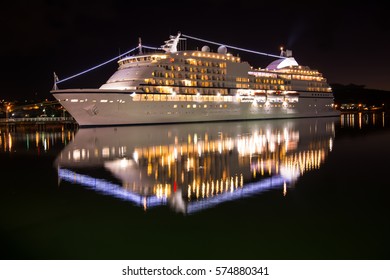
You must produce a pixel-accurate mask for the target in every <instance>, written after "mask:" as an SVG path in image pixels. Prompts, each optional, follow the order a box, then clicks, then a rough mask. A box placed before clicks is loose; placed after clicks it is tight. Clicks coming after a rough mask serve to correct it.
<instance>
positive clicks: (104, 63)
mask: <svg viewBox="0 0 390 280" xmlns="http://www.w3.org/2000/svg"><path fill="white" fill-rule="evenodd" d="M138 48H139V47H138V46H137V47H135V48H133V49H131V50H129V51H127V52H125V53H123V54H121V55H118V56H116V57H114V58H112V59H110V60H108V61H106V62H103V63H101V64H99V65H96V66H94V67H91V68H89V69H87V70H84V71H82V72H80V73H78V74H75V75H73V76H70V77H67V78H65V79H62V80H58V81H57V82H56V83H57V84H59V83H62V82H65V81H67V80H70V79H73V78H75V77H78V76H80V75H83V74H85V73H88V72H90V71H92V70H95V69H97V68H99V67H101V66H103V65H106V64H107V63H110V62H112V61H114V60H117V59H118V58H120V57H122V56H124V55H126V54H128V53H131V52H132V51H134V50H136V49H138Z"/></svg>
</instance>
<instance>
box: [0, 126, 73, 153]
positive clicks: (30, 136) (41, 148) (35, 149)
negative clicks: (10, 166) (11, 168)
mask: <svg viewBox="0 0 390 280" xmlns="http://www.w3.org/2000/svg"><path fill="white" fill-rule="evenodd" d="M75 132H76V131H75V130H66V129H64V128H63V127H62V128H61V127H59V128H58V129H57V130H53V131H44V130H43V131H42V130H37V131H31V130H28V131H26V130H24V129H23V127H22V128H20V131H18V130H12V131H10V130H8V129H2V130H0V151H1V152H5V153H10V152H16V151H18V152H32V153H40V152H47V151H49V150H50V149H52V147H53V146H55V145H58V146H65V145H66V144H67V143H69V142H71V141H72V139H73V138H74V135H75Z"/></svg>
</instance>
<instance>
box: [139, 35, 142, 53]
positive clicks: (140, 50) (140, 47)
mask: <svg viewBox="0 0 390 280" xmlns="http://www.w3.org/2000/svg"><path fill="white" fill-rule="evenodd" d="M138 50H139V54H140V55H141V54H142V42H141V37H138Z"/></svg>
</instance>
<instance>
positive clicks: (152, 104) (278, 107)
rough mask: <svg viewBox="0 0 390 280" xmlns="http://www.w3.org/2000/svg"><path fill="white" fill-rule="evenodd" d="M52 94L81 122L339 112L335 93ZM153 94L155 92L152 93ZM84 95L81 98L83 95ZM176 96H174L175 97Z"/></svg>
mask: <svg viewBox="0 0 390 280" xmlns="http://www.w3.org/2000/svg"><path fill="white" fill-rule="evenodd" d="M52 94H53V96H54V97H55V98H56V99H57V100H59V102H60V103H61V105H63V107H64V108H65V109H66V110H67V111H68V112H69V113H70V114H71V115H72V116H73V118H74V119H75V120H76V121H77V123H78V124H79V126H114V125H135V124H160V123H184V122H210V121H232V120H257V119H280V118H304V117H328V116H338V115H339V114H340V112H339V111H337V110H335V109H334V108H333V105H332V104H333V96H332V95H324V96H322V97H318V96H313V95H314V94H312V93H300V95H299V101H298V102H295V103H294V104H285V103H282V102H274V103H270V104H265V103H264V102H263V103H261V102H257V101H256V100H254V99H253V100H249V101H248V100H244V99H241V97H239V96H238V97H236V96H230V97H229V98H226V97H220V100H219V101H215V99H214V100H213V101H205V100H204V99H203V97H202V98H199V100H196V98H194V97H191V98H187V99H189V101H187V100H185V99H186V98H185V96H184V97H183V96H181V97H180V98H179V97H177V98H171V100H168V99H167V100H164V101H163V100H158V101H155V100H150V98H149V100H142V99H141V98H140V96H141V95H137V94H134V93H133V92H130V91H123V90H101V89H100V90H96V89H93V90H88V89H82V90H79V91H77V90H55V91H52ZM151 96H153V95H151ZM81 97H82V98H81ZM172 99H173V100H172Z"/></svg>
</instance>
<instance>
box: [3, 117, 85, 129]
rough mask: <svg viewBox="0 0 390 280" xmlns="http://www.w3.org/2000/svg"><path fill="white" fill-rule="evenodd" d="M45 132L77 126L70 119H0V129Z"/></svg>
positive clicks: (72, 119) (73, 120)
mask: <svg viewBox="0 0 390 280" xmlns="http://www.w3.org/2000/svg"><path fill="white" fill-rule="evenodd" d="M21 127H22V128H30V129H36V130H45V129H47V128H54V127H66V128H69V129H72V128H77V127H78V124H77V122H76V121H75V119H74V118H72V117H36V118H8V119H7V118H5V119H0V128H3V129H4V128H5V129H8V130H9V131H16V130H17V129H18V128H21Z"/></svg>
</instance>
